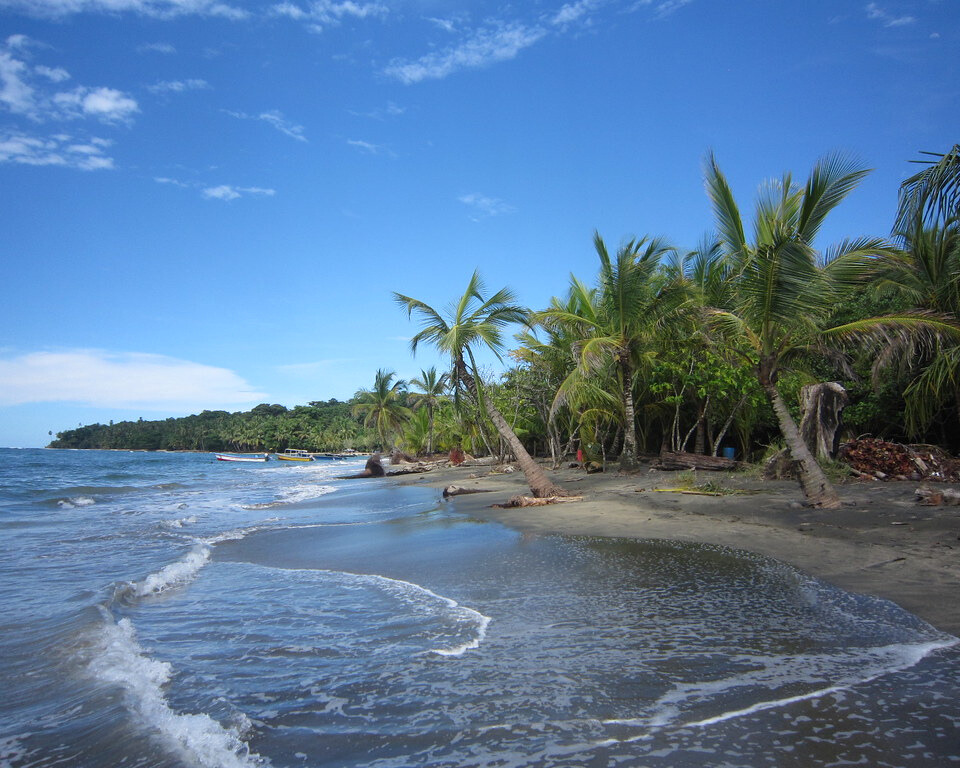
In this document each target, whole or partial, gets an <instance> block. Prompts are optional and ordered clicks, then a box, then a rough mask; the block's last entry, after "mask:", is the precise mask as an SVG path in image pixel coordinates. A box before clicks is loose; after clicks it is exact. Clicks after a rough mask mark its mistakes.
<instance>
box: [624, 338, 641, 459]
mask: <svg viewBox="0 0 960 768" xmlns="http://www.w3.org/2000/svg"><path fill="white" fill-rule="evenodd" d="M620 375H621V376H622V377H623V381H622V382H621V383H622V386H623V451H622V452H621V453H620V469H622V470H629V469H636V468H637V414H636V409H635V408H634V404H633V370H632V368H631V366H630V360H629V359H627V357H626V353H625V354H624V355H623V357H621V358H620Z"/></svg>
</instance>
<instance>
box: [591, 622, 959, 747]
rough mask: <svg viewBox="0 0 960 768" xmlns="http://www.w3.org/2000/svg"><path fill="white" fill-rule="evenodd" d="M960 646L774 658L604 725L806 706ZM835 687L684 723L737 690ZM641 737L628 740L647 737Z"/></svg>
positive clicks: (661, 723) (720, 718)
mask: <svg viewBox="0 0 960 768" xmlns="http://www.w3.org/2000/svg"><path fill="white" fill-rule="evenodd" d="M957 643H960V640H958V639H957V638H952V637H951V638H949V639H944V640H939V641H931V642H926V643H904V644H894V645H887V646H881V647H878V648H870V649H860V650H855V651H850V652H849V653H846V654H843V653H841V654H835V655H823V656H819V655H806V656H791V657H778V658H774V659H766V660H761V659H756V661H757V662H759V663H762V667H761V668H759V669H756V670H754V671H751V672H745V673H743V674H740V675H736V676H734V677H731V678H724V679H721V680H713V681H710V682H703V683H690V684H686V685H680V686H677V687H676V688H674V690H672V691H671V692H669V693H667V694H666V695H664V696H663V697H661V699H660V700H659V702H658V705H659V706H658V708H657V711H656V712H655V713H654V714H653V715H652V716H648V717H641V718H628V719H613V720H604V721H603V723H604V724H605V725H626V726H636V727H644V728H656V729H659V728H664V727H671V728H702V727H706V726H710V725H715V724H716V723H721V722H724V721H725V720H732V719H735V718H738V717H746V716H749V715H753V714H756V713H757V712H764V711H766V710H770V709H776V708H779V707H785V706H788V705H790V704H795V703H798V702H801V701H809V700H812V699H818V698H821V697H823V696H829V695H830V694H833V693H838V692H840V691H844V690H848V689H850V688H853V687H855V686H857V685H863V684H865V683H869V682H871V681H873V680H876V679H877V678H879V677H882V676H884V675H889V674H896V673H898V672H902V671H904V670H906V669H909V668H910V667H913V666H915V665H916V664H918V663H919V662H920V661H922V660H923V659H924V658H926V657H927V656H929V655H930V654H931V653H934V652H935V651H937V650H940V649H942V648H949V647H951V646H953V645H956V644H957ZM830 678H833V679H832V680H831V682H830V683H829V684H827V685H823V686H820V687H817V688H814V689H813V690H810V691H808V692H807V693H802V694H797V695H794V696H786V697H783V698H774V699H767V700H763V701H758V702H756V703H754V704H751V705H750V706H748V707H743V708H740V709H734V710H729V711H726V712H722V713H720V714H718V715H713V716H711V717H706V718H703V719H700V720H693V721H689V722H682V717H683V713H684V706H683V705H684V704H688V703H690V702H692V701H704V700H710V699H711V698H715V697H717V696H720V695H722V694H724V693H726V692H727V691H731V690H734V689H737V688H753V687H760V688H769V689H771V690H775V689H776V688H778V687H779V686H781V685H784V684H787V683H790V682H796V681H798V680H804V679H806V680H808V681H810V682H811V683H813V682H815V681H818V680H826V679H830ZM648 735H649V734H646V733H644V734H641V735H640V736H635V737H633V738H630V739H626V740H625V741H628V742H629V741H636V740H637V739H643V738H647V737H648Z"/></svg>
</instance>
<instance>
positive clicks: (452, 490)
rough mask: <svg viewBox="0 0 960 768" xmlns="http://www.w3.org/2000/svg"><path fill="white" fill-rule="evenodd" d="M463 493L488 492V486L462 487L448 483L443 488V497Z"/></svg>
mask: <svg viewBox="0 0 960 768" xmlns="http://www.w3.org/2000/svg"><path fill="white" fill-rule="evenodd" d="M465 493H490V489H489V488H464V487H462V486H460V485H448V486H447V487H446V488H444V489H443V498H445V499H446V498H448V497H450V496H462V495H463V494H465Z"/></svg>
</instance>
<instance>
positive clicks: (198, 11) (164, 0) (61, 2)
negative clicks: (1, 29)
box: [0, 0, 250, 19]
mask: <svg viewBox="0 0 960 768" xmlns="http://www.w3.org/2000/svg"><path fill="white" fill-rule="evenodd" d="M0 8H8V9H11V10H14V11H20V12H23V13H27V14H29V15H31V16H40V17H52V18H59V17H63V16H70V15H73V14H76V13H133V14H137V15H141V16H150V17H153V18H160V19H171V18H175V17H178V16H219V17H221V18H227V19H245V18H247V17H248V16H249V15H250V14H249V13H248V12H247V11H245V10H243V9H241V8H235V7H233V6H231V5H227V4H226V3H222V2H218V0H0Z"/></svg>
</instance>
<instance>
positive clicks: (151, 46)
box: [137, 43, 177, 55]
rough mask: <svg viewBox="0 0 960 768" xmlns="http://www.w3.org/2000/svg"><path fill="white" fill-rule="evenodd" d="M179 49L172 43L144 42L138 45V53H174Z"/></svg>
mask: <svg viewBox="0 0 960 768" xmlns="http://www.w3.org/2000/svg"><path fill="white" fill-rule="evenodd" d="M176 52H177V49H176V48H175V47H174V46H172V45H171V44H170V43H144V44H143V45H138V46H137V53H163V54H166V55H172V54H174V53H176Z"/></svg>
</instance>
